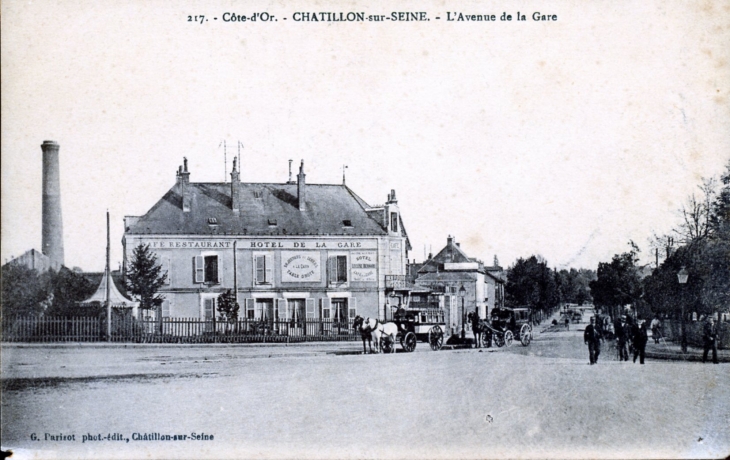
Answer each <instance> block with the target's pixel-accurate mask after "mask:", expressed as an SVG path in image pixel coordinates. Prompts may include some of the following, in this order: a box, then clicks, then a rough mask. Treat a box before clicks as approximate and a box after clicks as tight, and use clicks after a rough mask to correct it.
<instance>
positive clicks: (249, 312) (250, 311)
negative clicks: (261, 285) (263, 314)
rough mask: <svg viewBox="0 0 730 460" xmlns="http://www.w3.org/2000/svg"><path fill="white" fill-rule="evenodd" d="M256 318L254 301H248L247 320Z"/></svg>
mask: <svg viewBox="0 0 730 460" xmlns="http://www.w3.org/2000/svg"><path fill="white" fill-rule="evenodd" d="M255 317H256V315H255V310H254V299H246V319H254V318H255Z"/></svg>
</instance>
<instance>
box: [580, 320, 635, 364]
mask: <svg viewBox="0 0 730 460" xmlns="http://www.w3.org/2000/svg"><path fill="white" fill-rule="evenodd" d="M613 329H614V335H615V337H616V347H617V348H618V357H619V360H620V361H628V360H629V344H631V349H632V350H633V354H634V362H636V360H637V359H639V363H640V364H644V356H645V353H646V343H647V342H648V340H649V334H648V332H647V330H646V322H645V321H641V320H636V321H631V322H630V321H629V320H628V319H627V317H626V316H621V317H620V318H617V319H616V322H615V323H614V327H613ZM604 335H605V330H604V322H603V321H600V320H599V321H596V317H595V316H592V317H591V323H590V324H589V325H588V326H586V329H585V331H584V332H583V341H584V342H585V344H586V345H588V359H589V361H590V364H596V363H597V362H598V356H599V355H600V354H601V341H603V340H604Z"/></svg>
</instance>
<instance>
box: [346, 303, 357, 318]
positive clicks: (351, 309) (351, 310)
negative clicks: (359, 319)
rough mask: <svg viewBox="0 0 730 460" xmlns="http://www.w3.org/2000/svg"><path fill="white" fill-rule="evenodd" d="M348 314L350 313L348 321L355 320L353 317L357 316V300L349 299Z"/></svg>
mask: <svg viewBox="0 0 730 460" xmlns="http://www.w3.org/2000/svg"><path fill="white" fill-rule="evenodd" d="M348 307H349V313H350V321H352V320H354V319H355V316H357V299H355V298H351V299H349V306H348Z"/></svg>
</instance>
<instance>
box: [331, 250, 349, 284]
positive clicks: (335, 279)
mask: <svg viewBox="0 0 730 460" xmlns="http://www.w3.org/2000/svg"><path fill="white" fill-rule="evenodd" d="M327 271H328V280H329V282H330V283H331V284H335V283H346V282H347V256H331V257H330V258H329V259H328V260H327Z"/></svg>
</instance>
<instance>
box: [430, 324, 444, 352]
mask: <svg viewBox="0 0 730 460" xmlns="http://www.w3.org/2000/svg"><path fill="white" fill-rule="evenodd" d="M428 344H429V345H430V346H431V350H433V351H439V350H440V349H441V347H443V346H444V331H442V330H441V328H440V327H439V326H434V327H432V328H431V329H429V330H428Z"/></svg>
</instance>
